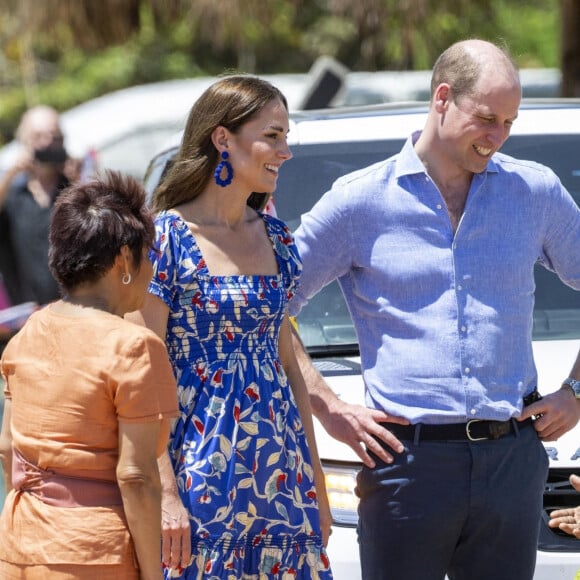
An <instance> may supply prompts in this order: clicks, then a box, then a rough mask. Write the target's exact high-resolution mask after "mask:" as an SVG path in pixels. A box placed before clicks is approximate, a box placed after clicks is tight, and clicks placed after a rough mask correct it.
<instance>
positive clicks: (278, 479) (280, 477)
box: [276, 473, 308, 495]
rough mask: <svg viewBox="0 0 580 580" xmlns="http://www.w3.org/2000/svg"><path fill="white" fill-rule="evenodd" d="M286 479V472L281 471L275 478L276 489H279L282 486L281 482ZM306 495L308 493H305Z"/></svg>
mask: <svg viewBox="0 0 580 580" xmlns="http://www.w3.org/2000/svg"><path fill="white" fill-rule="evenodd" d="M285 481H286V474H285V473H281V474H280V475H279V476H278V477H277V478H276V489H277V490H278V491H280V487H282V484H283V483H284V482H285ZM307 495H308V494H307Z"/></svg>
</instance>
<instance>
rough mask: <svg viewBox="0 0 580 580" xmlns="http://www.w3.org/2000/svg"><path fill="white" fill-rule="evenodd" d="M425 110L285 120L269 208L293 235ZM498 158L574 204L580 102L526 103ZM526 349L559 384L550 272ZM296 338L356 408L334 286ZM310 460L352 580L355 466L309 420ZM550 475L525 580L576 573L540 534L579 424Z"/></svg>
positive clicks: (569, 502) (576, 305)
mask: <svg viewBox="0 0 580 580" xmlns="http://www.w3.org/2000/svg"><path fill="white" fill-rule="evenodd" d="M426 111H427V107H426V105H413V106H408V105H402V106H396V105H384V106H372V107H366V108H360V109H344V110H340V109H329V110H325V111H310V112H304V113H297V114H293V115H292V119H291V125H290V134H289V144H290V147H291V149H292V153H293V155H294V158H293V159H292V161H291V162H290V163H287V164H285V165H284V166H283V167H282V169H281V175H280V178H279V182H278V190H277V191H276V193H275V207H276V212H277V214H278V216H279V217H280V218H282V219H284V220H285V221H286V222H287V223H288V224H289V226H290V227H291V228H296V227H297V225H298V224H299V221H300V216H301V214H302V213H304V212H306V211H307V210H308V209H309V208H310V207H311V206H312V205H313V204H314V202H315V201H316V200H317V199H318V198H319V197H320V196H321V195H322V194H323V193H324V192H325V191H327V190H328V189H329V188H330V186H331V184H332V182H333V181H334V180H335V179H336V178H337V177H339V176H341V175H343V174H345V173H348V172H350V171H353V170H355V169H358V168H360V167H363V166H366V165H369V164H371V163H373V162H375V161H378V160H380V159H384V158H386V157H388V156H390V155H392V154H394V153H396V152H398V151H399V150H400V149H401V147H402V145H403V142H404V140H405V139H406V138H407V137H408V136H409V134H410V133H411V132H412V131H414V130H415V129H420V128H422V126H423V124H424V121H425V116H426ZM502 151H504V152H505V153H508V154H511V155H514V156H516V157H520V158H524V159H533V160H535V161H539V162H541V163H544V164H546V165H548V166H550V167H552V168H553V169H554V170H555V171H556V173H557V174H558V175H559V177H560V178H561V180H562V181H563V183H564V185H565V186H566V187H567V188H568V190H569V191H570V192H571V193H572V195H573V196H574V197H575V199H576V200H577V201H578V202H579V203H580V100H579V101H571V100H568V101H563V100H561V101H535V102H532V101H526V102H524V103H523V104H522V107H521V109H520V114H519V116H518V119H517V121H516V122H515V123H514V126H513V129H512V132H511V137H510V138H509V139H508V141H507V143H506V144H505V145H504V147H503V149H502ZM175 152H176V145H175V144H174V145H173V146H169V147H168V148H167V149H166V150H165V151H163V152H162V153H160V154H159V155H158V156H157V157H155V158H154V159H153V161H152V162H151V164H150V166H149V170H148V172H147V175H146V178H145V185H146V188H147V189H148V193H149V194H152V192H153V190H154V188H155V187H156V185H157V184H158V182H159V180H160V179H162V176H163V172H164V171H165V168H166V166H167V164H168V163H170V162H171V159H172V158H173V156H174V155H175ZM536 285H537V288H536V304H535V311H534V326H533V341H534V342H533V344H534V354H535V359H536V364H537V367H538V372H539V385H538V388H539V390H540V392H541V393H543V394H546V393H548V392H550V391H553V390H556V389H558V388H559V387H560V384H561V382H562V380H563V379H565V378H566V376H567V374H568V372H569V370H570V368H571V367H572V363H573V362H574V360H575V357H576V354H577V352H578V349H579V347H580V292H575V291H573V290H571V289H570V288H567V287H566V286H564V285H563V284H562V283H560V282H559V280H558V279H557V278H556V277H555V276H554V275H553V274H551V273H550V272H548V271H546V270H545V269H543V268H541V267H538V268H537V271H536ZM298 325H299V329H300V334H301V337H302V339H303V341H304V342H305V344H306V345H307V347H308V350H309V352H310V355H311V357H312V358H313V360H314V363H315V364H316V366H317V367H318V368H319V370H320V371H321V372H322V374H323V375H325V376H326V378H327V380H328V382H329V384H330V385H331V386H332V388H333V389H334V390H335V392H336V393H337V395H338V396H339V397H341V398H342V399H344V400H347V401H349V402H357V403H360V404H363V401H364V397H363V383H362V378H361V372H360V358H359V351H358V344H357V338H356V334H355V332H354V328H353V325H352V322H351V320H350V316H349V314H348V310H347V308H346V305H345V302H344V300H343V297H342V294H341V292H340V289H339V287H338V284H336V283H332V284H330V285H329V286H327V287H325V288H324V289H323V290H322V291H321V292H320V293H319V294H318V295H317V296H315V297H314V298H313V299H312V300H311V301H310V303H309V304H308V305H307V306H306V307H305V308H304V309H303V310H302V312H301V314H300V316H299V317H298ZM316 435H317V441H318V446H319V452H320V456H321V459H322V462H323V466H324V469H325V472H326V476H327V485H328V490H329V495H330V502H331V505H332V510H333V517H334V530H333V534H332V537H331V540H330V544H329V549H328V553H329V557H330V560H331V564H332V567H333V571H334V577H335V579H336V580H357V579H360V578H361V573H360V567H359V553H358V543H357V536H356V524H357V498H356V496H355V495H354V493H353V489H354V484H355V476H356V473H357V471H358V469H359V467H360V461H359V459H358V457H357V456H356V455H355V454H354V452H353V451H352V450H351V449H350V448H349V447H348V446H346V445H344V444H342V443H339V442H338V441H336V440H334V439H332V438H331V437H330V436H329V435H328V434H327V433H326V432H325V430H324V429H323V428H322V427H321V425H320V424H318V423H316ZM546 452H547V453H548V456H549V458H550V473H549V477H548V481H547V483H546V489H545V492H544V510H543V513H542V514H541V516H540V515H539V517H541V518H542V521H543V524H542V528H541V533H540V539H539V543H538V559H537V566H536V572H535V575H534V580H571V579H572V578H573V577H574V575H575V573H576V571H577V570H578V569H580V540H577V539H574V538H571V537H570V536H567V535H565V534H562V533H560V532H558V531H554V530H552V529H550V528H548V525H547V522H548V519H549V516H548V514H549V512H550V511H551V510H553V509H555V508H557V507H564V506H576V505H580V494H577V493H576V492H575V491H574V490H573V488H572V487H571V486H570V484H569V483H568V477H569V475H570V474H571V473H574V472H576V473H579V474H580V425H579V426H578V427H577V428H576V429H575V430H573V431H572V432H570V433H568V434H566V435H565V436H564V437H562V438H561V439H560V440H559V441H557V442H556V443H550V444H547V445H546Z"/></svg>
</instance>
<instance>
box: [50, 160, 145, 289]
mask: <svg viewBox="0 0 580 580" xmlns="http://www.w3.org/2000/svg"><path fill="white" fill-rule="evenodd" d="M154 240H155V226H154V224H153V217H152V213H151V212H150V210H149V209H148V208H147V207H146V205H145V191H144V190H143V187H142V186H141V184H140V183H139V182H138V181H137V180H136V179H134V178H132V177H129V176H123V175H122V174H121V173H119V172H117V171H106V172H105V173H104V175H103V176H101V177H100V178H98V179H94V180H91V181H88V182H85V183H76V184H73V185H71V186H69V187H67V188H66V189H65V190H63V191H62V193H61V194H60V195H59V196H58V198H57V200H56V202H55V206H54V211H53V214H52V219H51V223H50V230H49V241H50V245H49V250H48V262H49V266H50V271H51V272H52V275H53V276H54V278H55V279H56V281H57V282H58V284H59V285H60V287H61V289H62V290H63V291H64V292H67V291H69V290H71V289H73V288H75V287H77V286H79V285H81V284H85V283H92V282H96V281H97V280H99V279H100V278H102V277H103V276H104V275H105V274H106V273H107V272H108V271H109V270H110V269H111V268H112V267H113V264H114V263H115V258H116V257H117V256H118V255H119V252H120V251H121V247H122V246H125V245H126V246H128V247H129V250H130V251H131V255H132V257H133V264H134V266H135V267H136V268H139V267H140V266H141V260H142V259H143V250H144V249H148V248H151V247H153V243H154Z"/></svg>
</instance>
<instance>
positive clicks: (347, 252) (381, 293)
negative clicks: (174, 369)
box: [290, 40, 580, 580]
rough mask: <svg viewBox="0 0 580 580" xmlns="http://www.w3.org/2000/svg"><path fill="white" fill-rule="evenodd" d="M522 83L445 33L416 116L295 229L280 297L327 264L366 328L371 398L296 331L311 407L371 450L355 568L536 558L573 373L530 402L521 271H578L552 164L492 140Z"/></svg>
mask: <svg viewBox="0 0 580 580" xmlns="http://www.w3.org/2000/svg"><path fill="white" fill-rule="evenodd" d="M520 101H521V85H520V82H519V76H518V73H517V70H516V68H515V66H514V65H513V63H512V61H511V59H510V58H509V57H508V56H507V54H506V53H505V52H503V51H502V50H500V49H499V48H498V47H496V46H495V45H493V44H491V43H487V42H483V41H479V40H470V41H464V42H461V43H457V44H455V45H453V46H452V47H450V48H449V49H448V50H447V51H445V52H444V53H443V54H442V55H441V57H440V58H439V60H438V61H437V63H436V65H435V67H434V71H433V79H432V85H431V103H430V110H429V114H428V118H427V121H426V124H425V127H424V129H423V131H422V132H419V133H416V134H414V135H412V136H411V137H410V138H409V140H408V141H407V143H406V144H405V146H404V147H403V149H402V151H401V152H400V153H399V154H398V155H395V156H394V157H392V158H390V159H387V160H386V161H383V162H380V163H377V164H375V165H372V166H370V167H367V168H365V169H362V170H360V171H357V172H354V173H351V174H349V175H347V176H345V177H343V178H341V179H339V180H337V182H336V183H335V184H334V185H333V188H332V190H331V191H329V192H328V193H327V194H325V196H323V198H322V199H321V200H320V201H319V202H318V203H317V204H316V206H315V207H314V208H313V209H312V210H311V212H309V213H308V214H306V215H305V216H303V218H302V224H301V226H300V228H299V229H298V231H297V232H296V242H297V244H298V247H299V250H300V253H301V255H302V258H303V261H304V271H303V276H302V280H301V285H300V288H299V290H298V293H297V295H296V297H295V298H294V299H293V301H292V303H291V305H290V308H291V313H292V314H296V313H297V312H298V311H299V310H300V308H301V306H302V305H303V304H304V303H305V301H307V300H308V299H309V298H310V297H311V296H313V295H314V294H315V293H316V292H317V291H318V290H319V289H320V288H322V287H323V286H324V285H326V284H327V283H328V282H330V281H332V280H334V279H338V281H339V283H340V285H341V288H342V291H343V293H344V295H345V299H346V301H347V303H348V306H349V309H350V312H351V315H352V318H353V322H354V325H355V327H356V330H357V334H358V338H359V342H360V349H361V360H362V368H363V378H364V382H365V387H366V408H363V407H358V406H352V405H348V404H346V403H344V402H342V401H339V400H338V399H337V398H336V396H335V395H334V394H333V393H332V391H331V390H330V388H329V387H328V385H326V383H324V381H323V379H322V377H321V376H320V375H319V374H317V373H316V371H315V370H314V369H313V367H312V365H311V364H310V361H309V360H308V357H307V356H306V354H305V353H304V351H303V349H301V347H300V345H299V344H298V341H297V354H298V358H299V360H300V361H301V365H302V367H303V371H304V374H305V378H306V380H307V384H309V388H310V394H311V401H312V406H313V410H314V412H315V414H316V415H317V417H318V418H319V419H320V421H321V423H322V424H323V425H324V426H325V427H326V429H327V430H328V431H329V433H330V434H331V435H333V436H335V437H337V438H338V439H340V440H342V441H345V442H346V443H348V444H349V445H351V446H352V447H353V449H354V450H355V451H356V452H357V454H358V455H359V456H360V457H361V459H362V460H363V462H364V463H365V467H364V468H363V469H362V471H361V473H360V474H359V477H358V482H357V490H358V494H359V496H360V498H361V502H360V508H359V514H360V522H359V542H360V550H361V563H362V572H363V578H364V579H365V580H380V579H382V578H385V579H387V578H388V579H393V580H397V579H404V580H431V579H433V580H441V579H442V578H443V576H444V575H445V574H446V573H447V574H448V576H449V578H451V579H452V580H453V579H469V580H484V579H485V580H489V579H491V578H493V579H494V580H501V579H503V578H505V579H506V580H508V579H509V580H530V579H531V578H532V576H533V570H534V566H535V555H536V546H537V537H538V533H539V523H540V515H539V514H540V510H541V505H542V494H543V488H544V482H545V478H546V475H547V468H548V461H547V457H546V454H545V451H544V448H543V446H542V444H541V441H540V439H543V440H546V441H549V440H554V439H556V438H558V437H559V436H560V435H562V434H563V433H565V432H566V431H568V430H569V429H571V428H572V427H573V426H574V425H576V423H577V421H578V419H579V417H580V398H579V399H577V398H576V397H575V394H574V392H573V390H572V389H571V388H569V387H564V388H563V389H561V390H560V391H558V392H557V393H554V394H552V395H548V396H546V397H545V398H544V399H542V400H541V401H539V402H535V403H534V402H532V401H533V400H534V399H533V397H534V391H535V385H536V380H537V376H536V369H535V365H534V361H533V355H532V343H531V336H532V320H533V318H532V314H533V305H534V289H535V284H534V275H533V272H534V265H535V264H536V262H538V261H539V262H540V263H542V264H543V265H544V266H546V267H547V268H549V269H551V270H553V271H555V272H556V273H557V274H558V276H559V277H560V278H561V279H562V280H563V281H564V282H566V283H567V284H569V285H570V286H572V287H574V288H576V289H580V251H579V248H580V210H579V209H578V207H577V206H576V204H575V202H574V201H573V199H572V198H571V196H570V195H569V193H568V192H567V191H566V190H565V189H564V187H563V186H562V184H561V183H560V180H559V179H558V178H557V176H556V175H555V174H554V173H553V172H552V171H551V170H550V169H548V168H546V167H544V166H541V165H539V164H537V163H532V162H528V161H520V160H517V159H514V158H511V157H508V156H506V155H503V154H501V153H498V150H499V148H500V147H501V145H502V144H503V143H504V142H505V141H506V139H507V138H508V136H509V132H510V128H511V125H512V123H513V122H514V121H515V120H516V117H517V114H518V108H519V105H520ZM571 377H573V378H576V379H578V378H580V362H578V361H577V362H576V364H575V365H574V368H573V369H572V373H571ZM578 396H579V397H580V392H579V393H578ZM524 405H527V406H525V408H524ZM532 415H541V418H539V419H538V420H537V421H535V422H534V423H532V419H531V417H532ZM405 423H408V424H405ZM419 551H420V555H419Z"/></svg>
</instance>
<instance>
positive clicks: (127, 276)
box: [121, 272, 132, 286]
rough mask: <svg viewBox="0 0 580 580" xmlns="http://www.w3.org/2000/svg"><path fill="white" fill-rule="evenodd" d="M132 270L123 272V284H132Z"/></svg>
mask: <svg viewBox="0 0 580 580" xmlns="http://www.w3.org/2000/svg"><path fill="white" fill-rule="evenodd" d="M131 280H132V278H131V272H125V273H124V274H123V277H122V278H121V282H123V284H125V286H127V285H128V284H131Z"/></svg>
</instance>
